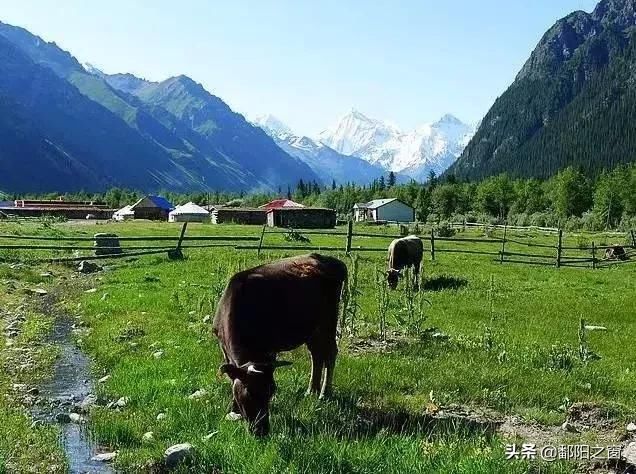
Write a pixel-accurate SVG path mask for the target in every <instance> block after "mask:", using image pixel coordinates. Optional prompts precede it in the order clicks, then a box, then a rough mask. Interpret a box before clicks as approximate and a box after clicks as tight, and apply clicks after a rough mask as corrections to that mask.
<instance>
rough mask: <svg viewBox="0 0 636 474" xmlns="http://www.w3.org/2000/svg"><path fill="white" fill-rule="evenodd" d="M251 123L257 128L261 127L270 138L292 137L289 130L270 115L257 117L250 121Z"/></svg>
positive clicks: (280, 121)
mask: <svg viewBox="0 0 636 474" xmlns="http://www.w3.org/2000/svg"><path fill="white" fill-rule="evenodd" d="M252 123H253V124H254V125H256V126H257V127H261V128H262V129H263V130H264V131H265V132H266V133H267V134H268V135H270V136H276V137H281V138H284V137H287V136H290V135H294V133H293V132H292V130H291V128H289V127H288V126H287V125H286V124H285V123H284V122H283V121H282V120H280V119H278V118H276V117H274V116H273V115H271V114H265V115H259V116H257V117H255V118H254V120H252Z"/></svg>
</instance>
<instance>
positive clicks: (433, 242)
mask: <svg viewBox="0 0 636 474" xmlns="http://www.w3.org/2000/svg"><path fill="white" fill-rule="evenodd" d="M431 260H435V230H434V229H433V228H432V227H431Z"/></svg>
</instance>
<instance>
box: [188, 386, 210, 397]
mask: <svg viewBox="0 0 636 474" xmlns="http://www.w3.org/2000/svg"><path fill="white" fill-rule="evenodd" d="M207 394H208V391H207V390H206V389H204V388H201V389H199V390H197V391H196V392H194V393H193V394H191V395H188V398H189V399H190V400H199V399H201V398H203V397H205V396H206V395H207Z"/></svg>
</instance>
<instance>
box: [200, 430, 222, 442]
mask: <svg viewBox="0 0 636 474" xmlns="http://www.w3.org/2000/svg"><path fill="white" fill-rule="evenodd" d="M217 434H219V432H218V431H213V432H212V433H209V434H206V435H205V436H204V437H203V441H209V440H211V439H212V438H214V437H215V436H216V435H217Z"/></svg>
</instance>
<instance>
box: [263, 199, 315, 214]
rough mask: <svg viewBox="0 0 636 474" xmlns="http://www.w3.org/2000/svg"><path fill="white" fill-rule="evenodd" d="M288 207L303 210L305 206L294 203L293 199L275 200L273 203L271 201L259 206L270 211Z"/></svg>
mask: <svg viewBox="0 0 636 474" xmlns="http://www.w3.org/2000/svg"><path fill="white" fill-rule="evenodd" d="M288 207H292V208H301V207H305V206H303V205H302V204H300V203H297V202H295V201H292V200H291V199H274V200H273V201H270V202H268V203H267V204H263V205H262V206H259V207H258V208H259V209H265V210H266V211H269V210H270V209H281V208H288Z"/></svg>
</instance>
